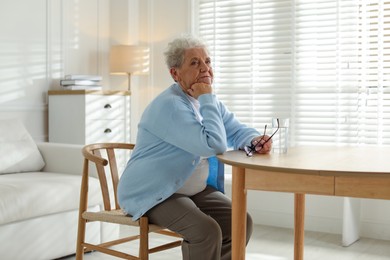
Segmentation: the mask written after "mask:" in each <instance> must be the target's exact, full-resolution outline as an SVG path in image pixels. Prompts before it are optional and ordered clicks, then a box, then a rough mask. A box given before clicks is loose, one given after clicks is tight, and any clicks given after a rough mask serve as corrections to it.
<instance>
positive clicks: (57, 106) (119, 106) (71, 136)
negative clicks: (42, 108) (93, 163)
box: [49, 90, 130, 144]
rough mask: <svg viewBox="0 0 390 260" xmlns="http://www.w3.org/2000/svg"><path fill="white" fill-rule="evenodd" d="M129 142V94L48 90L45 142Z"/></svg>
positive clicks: (126, 92) (124, 92)
mask: <svg viewBox="0 0 390 260" xmlns="http://www.w3.org/2000/svg"><path fill="white" fill-rule="evenodd" d="M129 141H130V92H129V91H91V90H71V91H60V90H57V91H49V142H57V143H70V144H90V143H98V142H129Z"/></svg>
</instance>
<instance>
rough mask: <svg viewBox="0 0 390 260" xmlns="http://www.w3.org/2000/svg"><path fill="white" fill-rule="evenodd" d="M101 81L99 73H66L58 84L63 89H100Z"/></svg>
mask: <svg viewBox="0 0 390 260" xmlns="http://www.w3.org/2000/svg"><path fill="white" fill-rule="evenodd" d="M101 81H102V76H99V75H66V76H65V77H64V78H63V79H61V81H60V84H61V86H62V87H63V88H64V89H65V90H80V89H86V90H101V89H102V85H101Z"/></svg>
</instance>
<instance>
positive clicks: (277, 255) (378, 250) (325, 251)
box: [61, 225, 390, 260]
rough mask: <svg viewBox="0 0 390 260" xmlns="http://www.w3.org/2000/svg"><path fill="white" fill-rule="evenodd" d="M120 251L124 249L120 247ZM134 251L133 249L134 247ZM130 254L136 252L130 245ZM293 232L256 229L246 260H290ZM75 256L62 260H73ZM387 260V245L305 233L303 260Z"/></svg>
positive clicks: (95, 258)
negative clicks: (350, 242) (345, 241)
mask: <svg viewBox="0 0 390 260" xmlns="http://www.w3.org/2000/svg"><path fill="white" fill-rule="evenodd" d="M122 247H123V246H122ZM133 247H134V246H133ZM129 248H130V249H129V250H130V252H135V251H134V249H132V246H131V245H129ZM293 252H294V249H293V231H292V230H291V229H285V228H277V227H269V226H260V225H257V226H255V229H254V231H253V235H252V238H251V240H250V242H249V244H248V246H247V251H246V259H248V260H291V259H293ZM73 259H75V257H74V256H70V257H66V258H62V259H61V260H73ZM84 259H85V260H113V259H118V258H114V257H110V256H106V255H103V254H100V253H98V252H93V253H88V254H86V255H85V257H84ZM149 259H150V260H180V259H182V258H181V251H180V248H175V249H170V250H168V251H166V252H162V253H157V254H152V255H151V256H150V258H149ZM329 259H334V260H389V259H390V241H383V240H375V239H368V238H361V239H360V240H359V241H357V242H355V243H354V244H353V245H351V246H349V247H342V246H341V236H340V235H335V234H328V233H318V232H310V231H307V232H305V260H329Z"/></svg>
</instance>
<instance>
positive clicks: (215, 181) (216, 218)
mask: <svg viewBox="0 0 390 260" xmlns="http://www.w3.org/2000/svg"><path fill="white" fill-rule="evenodd" d="M165 59H166V64H167V66H168V68H169V72H170V74H171V76H172V78H173V79H174V81H175V83H174V84H172V85H171V86H170V87H169V88H168V89H166V90H165V91H163V92H162V93H161V94H160V95H159V96H157V97H156V98H155V99H154V100H153V101H152V102H151V103H150V104H149V106H148V107H147V108H146V110H145V111H144V113H143V115H142V118H141V120H140V123H139V126H138V136H137V141H136V146H135V150H134V152H133V153H132V156H131V159H130V160H129V162H128V164H127V167H126V169H125V171H124V173H123V175H122V177H121V179H120V182H119V187H118V196H119V197H118V198H119V204H120V205H121V207H122V208H123V210H124V211H125V212H126V213H128V214H129V215H131V216H132V217H133V219H135V220H136V219H138V218H140V217H141V216H142V215H146V216H148V217H149V220H150V222H152V223H155V224H157V225H160V226H163V227H166V228H168V229H170V230H172V231H175V232H177V233H179V234H181V235H182V236H183V238H184V241H183V245H182V253H183V259H185V260H189V259H192V260H199V259H201V260H218V259H226V260H227V259H229V260H230V259H231V201H230V199H229V198H228V197H227V196H225V195H224V194H223V176H221V174H223V168H221V164H219V169H217V168H218V167H217V166H216V165H215V161H214V160H209V158H212V157H214V156H215V155H217V154H221V153H223V152H225V151H226V150H227V148H228V147H233V148H234V149H244V148H245V147H248V146H249V147H250V146H252V149H253V152H259V153H268V152H269V151H270V149H271V142H267V140H268V136H261V135H260V133H259V132H257V131H256V130H255V129H253V128H249V127H247V126H245V125H243V124H241V123H240V122H239V121H238V120H237V119H236V118H235V117H234V115H233V114H232V113H231V112H229V110H228V109H227V108H226V107H225V106H224V105H223V104H222V103H221V102H220V101H219V100H218V99H217V97H216V96H215V95H213V93H212V90H213V89H212V83H213V70H212V66H211V58H210V55H209V52H208V49H207V47H206V45H205V44H204V43H203V42H202V41H200V40H199V39H196V38H193V37H182V38H178V39H175V40H173V41H172V42H171V43H169V45H168V49H167V51H166V52H165ZM214 158H215V157H214ZM247 223H248V225H247V232H246V233H247V241H249V238H250V235H251V233H252V220H251V218H250V216H249V215H248V221H247Z"/></svg>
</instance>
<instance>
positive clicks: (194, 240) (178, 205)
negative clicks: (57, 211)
mask: <svg viewBox="0 0 390 260" xmlns="http://www.w3.org/2000/svg"><path fill="white" fill-rule="evenodd" d="M146 215H147V216H148V217H149V221H150V222H151V223H154V224H157V225H159V226H162V227H166V228H168V229H170V230H172V231H175V232H177V233H178V234H181V235H182V236H183V238H184V241H183V245H182V252H183V259H184V260H200V259H201V260H219V259H221V260H231V233H232V232H231V225H232V224H231V201H230V199H229V198H228V197H227V196H225V195H224V194H223V193H221V192H219V191H216V190H215V189H213V188H211V187H207V188H206V189H205V190H204V191H202V192H200V193H198V194H196V195H194V196H191V197H188V196H185V195H181V194H173V195H172V196H171V197H169V198H168V199H167V200H165V201H164V202H162V203H160V204H158V205H157V206H155V207H154V208H152V209H150V210H149V211H148V212H147V213H146ZM252 230H253V224H252V219H251V217H250V215H249V214H247V232H246V234H247V237H246V241H247V243H248V241H249V238H250V236H251V234H252Z"/></svg>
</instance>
